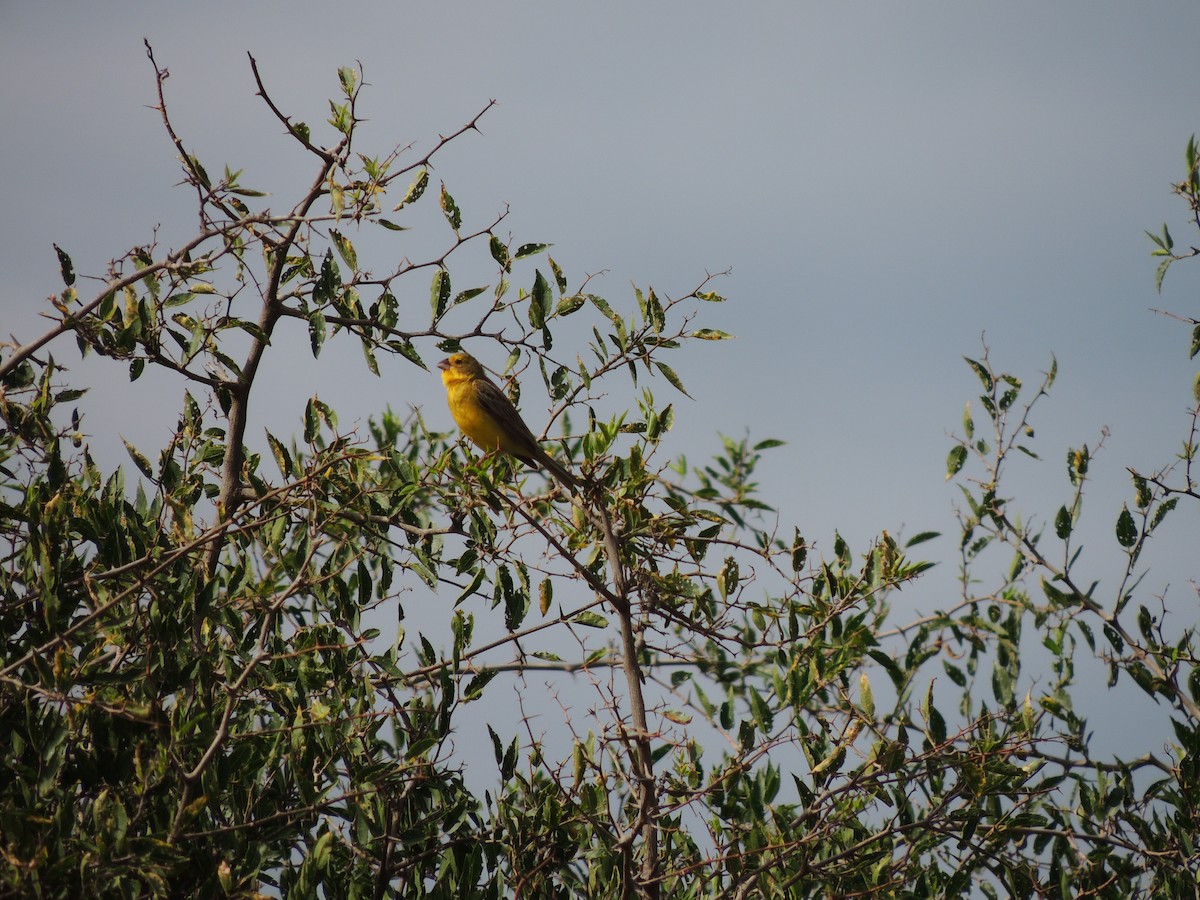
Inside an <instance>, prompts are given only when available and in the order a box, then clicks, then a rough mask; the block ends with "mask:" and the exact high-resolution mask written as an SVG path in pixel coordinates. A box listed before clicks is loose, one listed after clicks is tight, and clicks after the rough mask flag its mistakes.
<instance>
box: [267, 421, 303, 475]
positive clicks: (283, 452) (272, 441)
mask: <svg viewBox="0 0 1200 900" xmlns="http://www.w3.org/2000/svg"><path fill="white" fill-rule="evenodd" d="M267 444H268V445H269V446H270V447H271V454H272V455H273V456H274V457H275V465H276V466H278V467H279V473H280V474H281V475H282V476H283V477H284V478H293V477H295V476H296V475H297V474H298V473H297V472H296V471H295V469H294V467H293V465H292V454H290V453H288V449H287V447H285V446H284V445H283V442H282V441H280V440H279V438H277V437H275V435H273V434H271V432H269V431H268V432H267Z"/></svg>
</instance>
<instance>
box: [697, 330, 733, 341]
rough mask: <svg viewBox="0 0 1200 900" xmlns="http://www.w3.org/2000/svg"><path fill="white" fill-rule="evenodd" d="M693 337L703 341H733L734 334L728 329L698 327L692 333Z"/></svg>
mask: <svg viewBox="0 0 1200 900" xmlns="http://www.w3.org/2000/svg"><path fill="white" fill-rule="evenodd" d="M691 337H694V338H698V339H699V340H702V341H732V340H733V338H734V335H732V334H729V333H728V332H726V331H718V330H717V329H715V328H697V329H696V330H695V331H693V332H692V333H691Z"/></svg>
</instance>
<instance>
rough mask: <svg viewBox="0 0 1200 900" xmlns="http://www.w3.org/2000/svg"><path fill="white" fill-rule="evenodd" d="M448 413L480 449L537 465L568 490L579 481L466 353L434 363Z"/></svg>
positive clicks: (476, 362)
mask: <svg viewBox="0 0 1200 900" xmlns="http://www.w3.org/2000/svg"><path fill="white" fill-rule="evenodd" d="M438 368H439V369H441V370H442V383H443V384H444V385H446V399H447V400H448V401H449V403H450V414H451V415H452V416H454V421H455V423H457V425H458V427H459V428H461V429H462V432H463V434H465V435H466V436H467V437H469V438H470V439H471V440H472V442H474V443H475V444H476V446H478V447H479V448H480V449H481V450H483V451H485V452H487V453H495V452H497V451H500V452H502V453H507V454H508V455H509V456H515V457H516V458H517V459H519V460H521V462H523V463H525V464H526V465H530V466H535V467H536V466H541V467H542V468H544V469H546V470H547V471H549V472H550V473H551V474H552V475H553V476H554V477H555V478H557V479H558V480H559V481H561V482H562V483H563V484H564V485H566V486H567V487H568V488H569V489H571V490H576V489H578V487H579V482H578V480H577V479H576V478H575V476H574V475H572V474H571V473H570V472H569V471H567V469H566V467H565V466H563V465H562V463H560V462H558V460H556V459H555V458H554V457H552V456H551V455H550V454H548V453H547V452H546V451H545V450H543V449H542V448H541V445H540V444H538V442H537V438H535V437H534V436H533V432H532V431H530V430H529V426H528V425H526V424H525V423H524V421H522V419H521V414H520V413H519V412H517V408H516V407H515V406H513V405H512V401H511V400H509V399H508V397H506V396H505V394H504V391H502V390H500V388H498V387H496V385H495V384H493V383H492V381H491V380H490V379H489V378H488V377H487V375H486V374H484V371H483V366H482V365H480V363H479V360H477V359H476V358H475V357H473V356H471V354H469V353H455V354H454V355H453V356H450V357H449V358H447V359H443V360H442V361H441V362H440V363H438Z"/></svg>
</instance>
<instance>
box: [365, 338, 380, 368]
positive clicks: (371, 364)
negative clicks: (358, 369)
mask: <svg viewBox="0 0 1200 900" xmlns="http://www.w3.org/2000/svg"><path fill="white" fill-rule="evenodd" d="M362 350H363V359H365V360H366V362H367V369H368V370H369V371H370V373H371V374H372V375H375V376H378V375H379V362H378V360H376V359H375V347H374V346H373V345H372V344H371V342H370V341H368V340H367V339H366V338H363V340H362Z"/></svg>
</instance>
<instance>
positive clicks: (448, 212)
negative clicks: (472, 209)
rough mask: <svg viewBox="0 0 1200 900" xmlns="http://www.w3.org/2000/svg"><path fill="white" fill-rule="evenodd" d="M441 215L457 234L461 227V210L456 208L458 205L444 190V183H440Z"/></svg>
mask: <svg viewBox="0 0 1200 900" xmlns="http://www.w3.org/2000/svg"><path fill="white" fill-rule="evenodd" d="M440 200H441V204H442V213H443V214H444V215H445V216H446V221H447V222H449V223H450V227H451V228H453V229H454V233H455V234H457V233H458V229H460V228H461V227H462V210H460V209H459V208H458V204H457V203H455V202H454V198H453V197H451V196H450V192H449V191H448V190H446V183H445V182H444V181H443V182H442V191H441V197H440Z"/></svg>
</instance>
